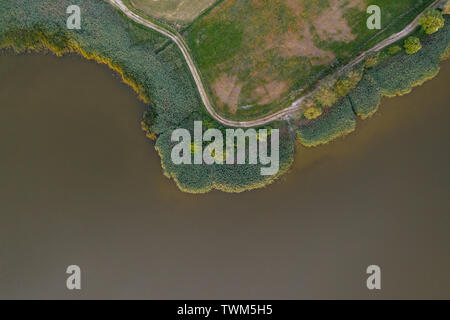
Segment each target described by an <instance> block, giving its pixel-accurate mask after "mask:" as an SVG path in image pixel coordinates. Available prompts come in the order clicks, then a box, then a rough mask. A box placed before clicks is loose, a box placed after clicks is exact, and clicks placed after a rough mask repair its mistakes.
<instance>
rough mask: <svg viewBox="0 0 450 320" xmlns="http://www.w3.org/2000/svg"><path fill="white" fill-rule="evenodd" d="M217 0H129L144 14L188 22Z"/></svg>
mask: <svg viewBox="0 0 450 320" xmlns="http://www.w3.org/2000/svg"><path fill="white" fill-rule="evenodd" d="M215 2H217V0H130V4H131V5H132V6H133V7H135V8H136V9H138V10H140V11H142V12H144V13H145V14H147V15H149V16H151V17H155V18H160V19H164V20H166V21H168V22H175V23H177V22H178V23H189V22H192V21H193V20H194V19H195V18H197V17H198V16H199V15H200V14H201V13H202V12H203V11H205V10H206V9H207V8H209V7H210V6H212V5H213V4H214V3H215Z"/></svg>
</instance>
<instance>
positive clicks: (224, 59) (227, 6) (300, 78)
mask: <svg viewBox="0 0 450 320" xmlns="http://www.w3.org/2000/svg"><path fill="white" fill-rule="evenodd" d="M431 2H432V0H397V1H390V0H373V1H372V0H371V1H369V0H252V1H243V0H224V1H223V2H221V3H220V4H218V5H217V6H216V7H214V8H213V9H212V10H211V11H209V12H208V13H207V14H205V15H203V16H201V17H200V18H199V19H197V20H196V21H195V22H194V23H193V24H192V26H191V27H190V28H189V29H188V30H187V31H185V33H184V36H185V37H186V39H187V41H188V43H189V46H190V48H191V50H192V51H193V55H194V57H195V59H196V61H197V64H198V66H199V68H200V70H201V72H202V74H203V76H204V78H205V80H206V82H207V84H208V87H209V91H210V95H211V96H212V98H213V101H214V103H215V106H216V108H217V109H218V111H219V112H220V113H222V114H223V115H225V116H227V117H228V118H232V119H236V120H248V119H254V118H257V117H259V116H261V115H263V114H267V113H270V112H273V111H274V110H277V109H281V108H282V107H285V106H286V105H287V103H288V102H289V101H292V99H293V98H294V97H296V96H299V95H300V94H301V93H302V90H303V92H304V91H307V90H308V89H310V88H311V87H312V86H313V85H314V84H315V83H316V82H317V81H318V80H320V79H321V78H323V77H324V76H325V75H327V74H330V73H331V72H332V71H333V70H335V69H337V68H338V67H339V66H342V65H345V64H346V63H348V62H349V61H350V60H351V59H352V58H353V57H355V56H357V55H358V54H359V53H360V52H362V51H364V50H366V49H368V48H370V47H372V46H373V45H374V44H376V43H378V42H379V41H381V40H383V39H384V38H387V37H388V36H389V35H391V34H392V33H394V32H397V31H399V30H401V29H403V28H404V27H405V26H406V25H407V24H408V23H409V22H411V21H412V20H413V19H414V17H416V16H417V14H418V13H419V12H421V11H422V10H423V9H424V8H425V7H426V6H428V5H429V4H430V3H431ZM370 4H376V5H379V6H380V8H381V9H382V30H381V31H379V30H369V29H368V28H367V27H366V19H367V17H368V15H367V13H366V9H367V7H368V6H369V5H370Z"/></svg>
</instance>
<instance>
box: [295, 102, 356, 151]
mask: <svg viewBox="0 0 450 320" xmlns="http://www.w3.org/2000/svg"><path fill="white" fill-rule="evenodd" d="M355 127H356V121H355V114H354V113H353V110H352V106H351V104H350V102H349V100H348V99H347V98H343V99H341V100H340V101H339V102H338V103H337V104H336V105H334V106H333V107H332V108H330V109H329V110H328V112H326V113H324V114H323V115H322V116H321V117H319V118H317V119H316V120H313V121H312V122H311V123H309V124H307V125H304V126H301V127H299V128H298V130H297V137H298V139H299V140H300V142H301V143H302V144H303V145H304V146H307V147H313V146H317V145H320V144H325V143H328V142H329V141H331V140H334V139H335V138H337V137H340V136H343V135H345V134H347V133H350V132H352V131H353V130H355Z"/></svg>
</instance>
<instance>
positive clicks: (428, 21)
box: [419, 9, 445, 34]
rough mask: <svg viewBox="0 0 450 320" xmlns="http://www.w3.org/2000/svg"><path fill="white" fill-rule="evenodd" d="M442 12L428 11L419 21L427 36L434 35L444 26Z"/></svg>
mask: <svg viewBox="0 0 450 320" xmlns="http://www.w3.org/2000/svg"><path fill="white" fill-rule="evenodd" d="M444 22H445V20H444V17H443V16H442V12H441V11H439V10H437V9H430V10H427V11H426V12H425V13H424V14H423V16H422V17H421V18H420V20H419V25H421V26H422V29H423V30H424V31H425V33H426V34H432V33H435V32H436V31H438V30H439V29H440V28H442V27H443V26H444Z"/></svg>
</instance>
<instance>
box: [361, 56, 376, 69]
mask: <svg viewBox="0 0 450 320" xmlns="http://www.w3.org/2000/svg"><path fill="white" fill-rule="evenodd" d="M378 58H379V55H378V54H374V55H371V56H369V57H367V59H366V62H365V63H364V66H365V67H366V68H369V69H370V68H373V67H375V66H376V65H377V63H378Z"/></svg>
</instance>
